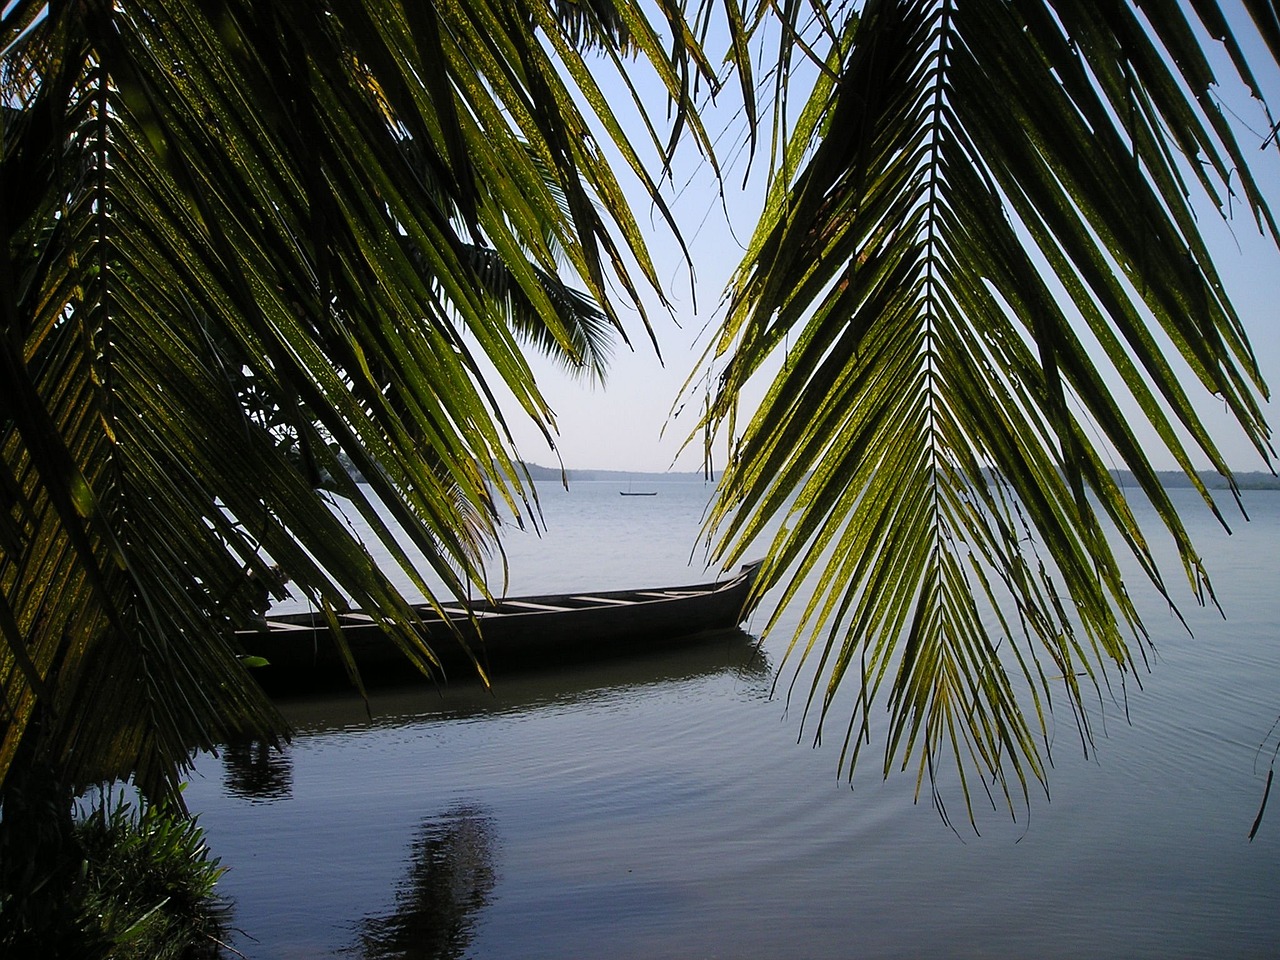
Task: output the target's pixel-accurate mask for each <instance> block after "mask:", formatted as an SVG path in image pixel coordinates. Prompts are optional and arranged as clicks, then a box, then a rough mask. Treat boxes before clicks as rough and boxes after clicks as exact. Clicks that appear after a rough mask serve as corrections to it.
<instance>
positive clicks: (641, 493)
mask: <svg viewBox="0 0 1280 960" xmlns="http://www.w3.org/2000/svg"><path fill="white" fill-rule="evenodd" d="M657 495H658V491H657V490H637V491H635V492H634V493H632V491H631V481H630V480H628V481H627V489H625V490H619V491H618V496H621V497H656V496H657Z"/></svg>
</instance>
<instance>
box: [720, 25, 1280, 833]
mask: <svg viewBox="0 0 1280 960" xmlns="http://www.w3.org/2000/svg"><path fill="white" fill-rule="evenodd" d="M1202 6H1205V7H1209V6H1212V5H1202ZM1146 8H1147V5H1144V9H1146ZM1147 16H1148V18H1149V19H1148V21H1143V20H1142V19H1140V18H1139V17H1138V16H1137V15H1136V13H1135V11H1134V10H1133V9H1132V8H1131V7H1130V6H1129V5H1127V4H1123V3H1104V4H1096V3H1087V4H1085V3H1072V2H1052V0H1044V2H1034V0H1028V2H1019V3H1003V2H986V0H910V2H896V0H884V2H877V0H872V2H870V3H868V4H867V5H866V7H865V9H864V10H863V11H862V12H861V17H860V19H859V20H858V21H857V22H856V23H853V22H851V23H850V24H849V25H848V26H847V28H846V29H847V33H845V34H844V35H843V36H842V37H840V38H838V39H837V41H836V42H835V43H834V44H832V53H831V55H830V59H829V61H828V67H827V69H826V70H825V71H823V72H822V74H821V75H820V77H819V80H818V82H817V84H816V86H815V89H814V92H813V95H812V97H811V99H810V101H809V103H808V105H807V107H806V109H805V110H804V111H803V112H802V113H801V114H800V115H799V119H798V121H797V123H796V126H795V130H794V134H793V137H792V138H791V140H790V141H789V142H788V144H787V152H786V154H785V155H784V156H782V157H781V158H780V162H779V163H778V169H779V170H780V171H781V175H780V176H779V177H778V178H776V179H775V181H774V185H773V189H772V191H771V193H770V196H769V200H768V203H767V205H766V209H765V212H764V216H763V218H762V220H761V222H760V224H759V227H758V229H757V232H756V234H755V237H754V239H753V242H752V244H751V246H750V248H749V249H748V251H747V254H746V256H745V258H744V260H743V262H742V264H741V266H740V268H739V271H738V273H737V275H736V278H735V280H734V282H733V286H732V293H731V301H730V304H729V309H728V311H727V316H726V319H725V321H724V323H723V325H722V327H721V330H720V332H719V337H718V339H717V340H716V341H715V342H714V343H713V344H712V346H711V349H710V355H711V359H712V360H713V361H714V360H715V358H720V362H723V364H724V372H723V375H722V378H721V381H720V389H719V392H718V394H717V396H716V397H715V400H714V404H713V405H712V408H711V411H710V414H709V422H710V423H717V422H719V423H728V425H729V429H730V433H731V435H732V445H731V448H730V461H729V463H728V465H727V468H726V471H725V474H724V478H723V482H722V485H721V489H720V494H719V497H718V500H717V503H716V506H715V508H714V512H713V515H712V517H711V520H710V524H709V526H710V528H711V529H712V530H714V531H715V532H716V535H717V537H718V539H717V540H716V545H717V550H718V551H719V553H720V554H722V555H723V556H724V557H725V560H726V562H730V561H732V560H733V559H734V558H735V557H738V556H740V555H741V554H742V553H743V552H744V550H746V549H747V548H748V545H749V544H751V543H752V541H753V540H755V539H756V538H757V537H759V536H761V535H762V534H763V532H764V531H765V530H766V529H767V527H768V525H769V523H770V521H772V520H775V519H778V518H781V519H782V520H783V523H782V525H781V527H780V529H779V530H778V532H777V533H776V535H774V536H773V537H772V541H771V544H770V547H769V560H768V562H767V564H766V566H765V569H764V571H763V573H762V576H761V578H760V580H759V581H758V584H759V590H760V592H762V593H763V592H764V591H766V590H768V589H770V588H772V587H774V586H775V585H776V586H778V587H779V589H780V594H779V596H780V599H779V601H778V606H777V608H776V612H775V614H774V616H773V620H772V622H771V624H770V626H773V625H774V624H776V623H777V622H778V619H779V617H780V616H781V614H782V611H783V610H785V609H787V608H789V607H790V606H792V605H799V606H800V607H801V614H800V627H799V629H798V631H797V633H796V636H795V639H794V640H793V642H792V650H793V653H795V654H798V655H799V656H800V657H801V658H804V657H808V656H813V657H815V658H817V659H818V662H819V668H818V670H817V671H816V673H815V675H814V679H813V680H812V683H811V685H810V687H809V689H808V693H807V698H808V702H809V704H810V706H811V707H812V708H813V709H814V710H816V712H817V713H818V715H819V719H818V721H817V731H816V732H817V734H818V735H821V732H822V728H823V727H824V726H825V724H826V723H827V722H828V721H829V720H830V719H832V713H833V710H835V709H836V706H837V704H838V703H841V702H843V701H841V700H840V699H839V698H838V694H839V692H840V691H841V689H842V687H844V686H847V685H849V684H852V685H853V687H854V688H855V689H853V690H852V691H851V692H850V693H849V695H848V700H849V703H850V704H851V706H849V707H848V713H849V719H848V721H847V723H846V725H845V751H844V754H843V755H842V764H847V769H848V773H849V776H850V777H852V775H853V768H854V764H855V762H856V761H857V759H858V758H859V755H860V751H861V750H862V749H863V747H864V745H865V744H867V743H869V742H870V730H871V725H872V716H873V711H874V708H875V706H876V705H878V704H880V703H884V704H885V705H887V707H888V709H889V721H888V728H887V731H886V732H885V734H884V737H883V744H884V757H883V771H884V773H885V774H886V775H887V774H888V772H889V771H890V770H891V769H893V768H896V767H903V768H905V767H907V766H910V765H913V764H914V766H915V769H916V771H917V778H918V783H920V784H921V785H923V783H924V781H925V780H926V779H927V780H928V781H929V783H930V784H931V785H933V784H934V783H935V775H936V773H937V771H938V770H939V769H940V768H941V761H942V760H943V757H944V755H946V754H954V756H955V760H956V766H955V769H956V771H957V775H958V777H959V781H960V784H961V788H962V793H963V795H964V799H965V804H966V809H967V813H968V816H969V818H970V819H971V820H972V819H973V816H974V813H973V807H972V796H971V794H972V793H973V791H974V790H975V789H977V788H978V787H977V785H978V784H982V787H981V789H982V790H988V789H989V788H988V787H987V786H986V785H985V783H984V782H983V778H987V777H994V778H995V779H994V782H995V784H996V789H997V790H998V791H999V792H1000V793H1002V795H1003V796H1004V798H1005V799H1006V801H1007V802H1009V803H1012V802H1013V800H1014V797H1021V798H1022V799H1023V800H1025V799H1026V798H1027V796H1028V790H1029V788H1030V785H1031V784H1033V783H1035V782H1037V781H1044V779H1045V757H1046V755H1047V750H1048V741H1047V737H1046V729H1047V728H1046V719H1045V718H1046V712H1047V710H1048V709H1049V708H1050V707H1051V706H1052V705H1053V703H1054V702H1055V697H1057V698H1064V699H1065V702H1066V704H1067V705H1068V707H1069V709H1070V710H1071V711H1072V713H1073V715H1074V716H1075V717H1076V718H1077V722H1078V724H1079V727H1080V731H1081V736H1082V738H1083V739H1084V741H1085V743H1086V744H1089V743H1091V737H1092V734H1091V726H1090V723H1091V721H1090V719H1089V714H1088V712H1087V711H1086V709H1085V702H1086V699H1087V697H1088V696H1089V695H1091V694H1092V693H1093V692H1095V691H1098V692H1101V691H1102V690H1103V689H1104V687H1105V685H1106V684H1107V683H1108V680H1107V676H1108V668H1110V669H1111V670H1119V671H1120V672H1122V673H1127V672H1130V671H1132V670H1134V669H1135V668H1136V667H1137V666H1138V664H1137V662H1136V661H1135V657H1137V656H1138V655H1139V653H1140V652H1141V651H1142V649H1143V644H1144V642H1145V636H1146V634H1145V630H1144V627H1143V624H1142V622H1141V619H1140V618H1139V616H1138V613H1137V611H1136V609H1135V607H1134V604H1133V601H1132V599H1131V597H1130V594H1129V592H1128V589H1127V586H1126V583H1125V581H1124V580H1123V578H1122V576H1121V572H1120V570H1121V568H1120V564H1119V562H1118V560H1117V558H1116V556H1115V554H1114V552H1113V548H1112V546H1111V541H1110V540H1109V539H1108V537H1109V533H1115V534H1116V535H1118V537H1119V538H1120V541H1121V542H1122V543H1123V545H1124V549H1126V550H1127V551H1128V552H1130V553H1131V554H1132V555H1133V557H1135V558H1136V560H1137V562H1138V563H1139V564H1140V566H1141V568H1142V569H1143V570H1144V571H1145V573H1146V575H1147V576H1148V577H1149V578H1150V579H1151V581H1152V583H1153V584H1154V585H1155V587H1156V589H1157V590H1158V591H1159V592H1160V593H1161V594H1162V595H1164V596H1165V597H1169V596H1170V594H1169V588H1168V587H1167V586H1166V584H1165V581H1164V579H1163V575H1162V573H1161V571H1160V570H1159V569H1158V568H1157V565H1156V563H1155V561H1154V559H1153V557H1152V554H1151V552H1150V550H1149V549H1148V544H1147V540H1146V534H1145V532H1144V531H1143V530H1141V529H1140V528H1139V525H1138V523H1137V521H1136V519H1135V517H1134V514H1133V512H1132V511H1131V510H1130V507H1129V505H1128V502H1127V499H1126V494H1125V492H1124V491H1122V490H1121V489H1120V488H1119V487H1118V486H1117V484H1116V483H1115V482H1114V480H1113V478H1112V475H1111V473H1110V472H1109V470H1108V465H1109V464H1113V463H1114V464H1115V465H1117V466H1120V467H1123V468H1125V469H1128V470H1130V471H1132V472H1133V474H1134V476H1135V478H1136V479H1137V482H1138V485H1139V487H1140V490H1141V493H1142V495H1143V496H1145V497H1146V498H1148V499H1149V500H1150V501H1151V503H1152V504H1154V505H1155V508H1156V510H1157V512H1158V515H1159V517H1160V520H1161V522H1162V523H1163V526H1164V528H1165V530H1166V531H1167V532H1168V534H1169V535H1170V536H1171V537H1172V538H1173V541H1174V543H1175V544H1176V546H1177V550H1178V552H1179V555H1180V557H1181V558H1182V563H1183V567H1184V572H1185V574H1186V576H1187V577H1188V579H1189V581H1190V584H1191V587H1192V590H1193V595H1194V596H1195V597H1196V598H1197V599H1199V600H1200V601H1201V602H1204V601H1205V600H1206V599H1207V598H1209V597H1211V596H1212V592H1211V588H1210V586H1209V580H1208V576H1207V574H1206V572H1205V570H1204V567H1203V565H1202V562H1201V558H1200V556H1199V554H1198V553H1197V552H1196V549H1195V547H1194V545H1193V544H1192V543H1191V541H1190V539H1189V537H1188V535H1187V533H1186V531H1185V529H1184V528H1183V526H1182V523H1181V522H1180V520H1179V519H1178V516H1177V514H1176V512H1175V510H1174V508H1173V506H1172V504H1171V503H1170V501H1169V499H1168V496H1167V494H1166V493H1165V491H1164V489H1163V488H1162V487H1161V485H1160V482H1159V480H1158V478H1157V475H1156V471H1155V469H1154V467H1153V465H1152V459H1151V457H1152V448H1151V445H1150V442H1149V441H1146V440H1143V439H1140V438H1139V432H1138V430H1137V429H1136V428H1134V427H1131V426H1130V420H1131V419H1133V418H1135V417H1140V418H1141V419H1142V420H1144V421H1145V425H1146V428H1147V431H1148V432H1150V433H1154V435H1156V436H1158V437H1159V438H1160V443H1161V445H1162V447H1163V449H1164V451H1165V452H1167V453H1168V454H1169V455H1171V456H1172V457H1173V458H1174V459H1175V460H1176V461H1177V463H1179V464H1180V465H1181V466H1182V468H1183V469H1184V470H1185V471H1186V473H1187V475H1188V476H1189V477H1190V478H1191V479H1192V482H1193V483H1195V484H1196V485H1197V487H1198V489H1199V490H1200V493H1201V495H1202V496H1203V498H1204V500H1205V502H1206V503H1207V504H1208V505H1209V506H1210V508H1211V509H1214V510H1215V511H1216V507H1215V506H1214V505H1213V500H1212V498H1211V497H1210V495H1209V493H1208V491H1207V490H1205V489H1204V487H1203V485H1202V484H1201V483H1200V480H1199V478H1198V477H1197V476H1196V473H1195V470H1194V469H1193V453H1194V454H1197V455H1199V456H1203V457H1205V458H1207V459H1208V460H1209V462H1210V463H1212V465H1213V466H1214V468H1215V469H1217V470H1218V471H1219V472H1221V473H1222V474H1223V475H1225V476H1228V477H1229V476H1230V470H1229V468H1228V465H1227V463H1226V462H1225V461H1224V459H1223V458H1222V456H1221V455H1220V454H1219V452H1218V450H1217V448H1216V447H1215V444H1214V441H1213V438H1212V437H1211V436H1210V434H1209V432H1208V430H1207V429H1206V428H1205V426H1204V425H1203V423H1202V422H1201V419H1200V417H1199V415H1198V414H1197V391H1201V393H1200V394H1199V395H1203V394H1204V393H1207V394H1210V395H1213V396H1214V397H1215V399H1219V402H1221V403H1223V404H1225V405H1226V407H1227V408H1228V409H1230V410H1231V412H1232V413H1233V414H1234V415H1235V417H1236V419H1237V421H1238V422H1239V424H1240V426H1241V428H1242V429H1243V430H1244V431H1245V433H1246V435H1247V436H1248V437H1249V439H1250V440H1251V441H1252V443H1253V445H1254V446H1255V448H1256V449H1257V450H1258V451H1259V453H1260V454H1261V456H1262V458H1263V460H1264V462H1267V463H1270V462H1271V458H1272V457H1273V455H1274V454H1273V451H1272V448H1271V446H1270V433H1269V428H1268V427H1267V425H1266V423H1265V421H1264V419H1263V417H1262V413H1261V409H1260V403H1259V401H1260V399H1261V398H1262V397H1264V396H1265V395H1266V387H1265V385H1264V384H1263V382H1262V379H1261V376H1260V374H1259V371H1258V369H1257V366H1256V363H1255V362H1254V359H1253V356H1252V353H1251V352H1250V349H1249V346H1248V343H1247V341H1246V339H1245V335H1244V331H1243V325H1242V324H1241V321H1240V318H1239V317H1238V315H1237V313H1236V311H1235V308H1234V307H1233V306H1232V304H1231V302H1230V300H1229V298H1228V297H1227V294H1226V293H1225V291H1224V288H1223V285H1222V283H1221V281H1220V280H1219V278H1218V276H1217V274H1216V272H1215V268H1214V266H1213V262H1212V260H1211V257H1210V253H1209V251H1208V249H1207V246H1206V243H1205V241H1204V240H1203V238H1202V236H1201V234H1200V231H1199V228H1198V226H1197V222H1196V211H1195V209H1194V208H1193V206H1192V201H1191V200H1190V199H1189V197H1190V196H1191V195H1192V192H1193V191H1192V183H1193V181H1195V182H1198V192H1199V194H1200V195H1202V196H1207V197H1208V199H1209V200H1210V201H1211V202H1214V203H1217V204H1219V206H1221V207H1223V208H1224V211H1225V208H1226V205H1227V198H1228V197H1229V196H1231V195H1233V194H1235V195H1236V197H1237V202H1240V201H1243V204H1244V206H1245V207H1246V209H1247V210H1248V211H1249V213H1250V214H1251V215H1252V216H1253V217H1254V218H1255V220H1256V223H1257V224H1258V225H1259V226H1260V227H1261V228H1262V229H1263V230H1265V231H1267V232H1268V233H1269V234H1270V235H1271V236H1272V237H1275V236H1276V235H1277V231H1276V228H1275V223H1274V221H1273V220H1272V217H1271V213H1270V210H1269V208H1268V207H1267V203H1266V199H1265V197H1264V196H1263V194H1262V193H1261V191H1259V190H1258V188H1257V185H1256V184H1254V183H1253V182H1252V180H1251V179H1250V178H1249V174H1248V164H1247V163H1246V158H1245V156H1244V154H1243V151H1242V150H1241V148H1240V146H1239V145H1238V144H1237V143H1236V141H1235V140H1234V138H1233V136H1232V133H1231V130H1230V129H1229V128H1228V126H1227V125H1226V124H1225V122H1224V121H1223V120H1222V117H1221V115H1220V113H1219V111H1218V110H1217V108H1216V107H1214V106H1213V105H1212V101H1211V100H1210V99H1209V96H1208V94H1209V88H1210V86H1211V84H1212V83H1213V76H1212V73H1211V72H1210V70H1209V67H1208V64H1207V61H1206V58H1205V55H1204V51H1203V50H1202V49H1201V48H1200V46H1199V44H1198V42H1197V41H1196V40H1195V39H1194V36H1193V34H1192V32H1191V31H1190V29H1189V27H1188V25H1187V24H1186V23H1185V21H1184V20H1183V15H1182V13H1181V12H1180V11H1179V10H1178V9H1177V8H1176V7H1173V6H1172V5H1161V6H1160V8H1159V10H1158V11H1156V10H1149V11H1148V13H1147ZM1171 65H1176V66H1171ZM779 351H785V357H784V360H783V363H782V370H781V372H780V373H778V374H777V376H776V377H775V378H774V379H773V381H772V385H771V386H770V387H769V389H768V392H767V394H766V396H765V399H764V401H763V403H762V404H761V405H760V407H759V409H758V411H757V412H756V413H755V414H754V415H753V416H752V417H751V419H750V422H749V423H748V424H747V425H746V426H745V428H744V429H742V430H741V435H740V436H738V435H737V434H736V425H735V423H736V422H735V420H734V415H735V414H734V411H735V406H736V402H737V399H738V397H739V396H740V394H741V393H742V391H743V389H744V387H745V385H746V384H747V383H748V381H749V380H750V379H751V378H752V376H753V375H755V374H757V372H758V371H760V370H761V369H762V368H763V366H764V365H765V363H766V362H767V361H768V360H769V359H770V358H771V357H774V356H776V355H777V353H778V352H779ZM1171 357H1172V358H1174V359H1172V360H1171V359H1170V358H1171ZM1179 367H1181V368H1183V369H1185V371H1186V374H1185V375H1184V374H1180V373H1179V371H1178V368H1179ZM1188 380H1190V381H1191V382H1192V384H1191V386H1190V387H1188V386H1187V385H1186V383H1185V381H1188ZM1117 385H1119V386H1117ZM1095 429H1096V431H1097V432H1096V433H1095V432H1094V431H1095ZM1095 436H1100V437H1101V440H1100V441H1095V440H1094V439H1091V438H1092V437H1095ZM757 549H758V547H757ZM1170 602H1171V603H1172V600H1170ZM806 638H807V639H806ZM851 671H852V676H850V675H849V674H850V672H851ZM846 706H848V705H846ZM841 709H845V708H841ZM935 799H936V800H937V802H938V803H939V809H944V808H943V807H942V805H941V799H940V798H938V797H937V795H936V794H935Z"/></svg>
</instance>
